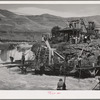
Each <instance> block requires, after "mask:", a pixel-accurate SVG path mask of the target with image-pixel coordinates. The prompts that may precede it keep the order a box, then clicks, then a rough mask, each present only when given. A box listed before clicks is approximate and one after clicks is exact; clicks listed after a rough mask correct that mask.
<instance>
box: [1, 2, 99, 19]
mask: <svg viewBox="0 0 100 100" xmlns="http://www.w3.org/2000/svg"><path fill="white" fill-rule="evenodd" d="M0 9H5V10H9V11H12V12H14V13H17V14H21V15H40V14H52V15H56V16H61V17H83V16H93V15H100V4H0Z"/></svg>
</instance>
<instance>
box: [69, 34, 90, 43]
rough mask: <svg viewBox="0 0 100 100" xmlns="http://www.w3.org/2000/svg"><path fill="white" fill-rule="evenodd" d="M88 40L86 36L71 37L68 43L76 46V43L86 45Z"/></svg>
mask: <svg viewBox="0 0 100 100" xmlns="http://www.w3.org/2000/svg"><path fill="white" fill-rule="evenodd" d="M88 40H90V37H89V36H87V35H80V36H79V37H78V36H71V37H70V43H72V44H77V43H81V42H82V43H87V41H88Z"/></svg>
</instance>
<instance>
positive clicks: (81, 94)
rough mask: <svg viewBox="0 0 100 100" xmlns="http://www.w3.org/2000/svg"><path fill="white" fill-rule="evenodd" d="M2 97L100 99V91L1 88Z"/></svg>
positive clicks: (74, 2) (38, 2) (60, 2)
mask: <svg viewBox="0 0 100 100" xmlns="http://www.w3.org/2000/svg"><path fill="white" fill-rule="evenodd" d="M0 4H100V1H0ZM0 99H100V91H92V90H81V91H78V90H74V91H72V90H66V91H55V90H53V91H52V90H0Z"/></svg>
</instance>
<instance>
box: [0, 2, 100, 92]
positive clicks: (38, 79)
mask: <svg viewBox="0 0 100 100" xmlns="http://www.w3.org/2000/svg"><path fill="white" fill-rule="evenodd" d="M0 90H65V91H66V90H100V4H0Z"/></svg>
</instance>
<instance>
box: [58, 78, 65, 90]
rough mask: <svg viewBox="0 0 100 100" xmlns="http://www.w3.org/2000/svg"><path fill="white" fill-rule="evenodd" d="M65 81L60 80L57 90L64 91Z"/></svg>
mask: <svg viewBox="0 0 100 100" xmlns="http://www.w3.org/2000/svg"><path fill="white" fill-rule="evenodd" d="M63 84H64V82H63V80H62V79H59V82H58V83H57V90H63Z"/></svg>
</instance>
